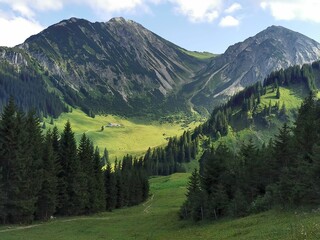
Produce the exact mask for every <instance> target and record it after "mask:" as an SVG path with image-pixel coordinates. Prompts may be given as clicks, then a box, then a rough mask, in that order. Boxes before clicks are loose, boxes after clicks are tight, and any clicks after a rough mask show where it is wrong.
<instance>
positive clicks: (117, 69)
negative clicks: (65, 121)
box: [0, 17, 320, 116]
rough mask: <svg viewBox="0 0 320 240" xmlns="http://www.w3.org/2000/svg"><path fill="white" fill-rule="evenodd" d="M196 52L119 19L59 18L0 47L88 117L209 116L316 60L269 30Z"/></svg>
mask: <svg viewBox="0 0 320 240" xmlns="http://www.w3.org/2000/svg"><path fill="white" fill-rule="evenodd" d="M199 54H200V53H197V52H190V51H187V50H185V49H183V48H181V47H179V46H177V45H175V44H174V43H171V42H169V41H167V40H165V39H163V38H162V37H160V36H158V35H157V34H155V33H153V32H151V31H149V30H148V29H146V28H144V27H143V26H142V25H141V24H139V23H136V22H134V21H132V20H126V19H124V18H122V17H118V18H112V19H110V20H109V21H108V22H90V21H87V20H85V19H78V18H70V19H67V20H62V21H60V22H59V23H57V24H54V25H52V26H50V27H48V28H47V29H45V30H43V31H42V32H41V33H39V34H36V35H33V36H31V37H29V38H28V39H27V40H26V41H25V42H24V43H22V44H20V45H18V46H16V47H15V48H1V49H0V57H1V58H2V60H4V59H5V60H7V61H9V62H11V63H12V64H16V65H24V66H27V65H28V64H29V65H30V61H34V62H36V64H38V65H39V66H40V68H41V69H42V72H43V73H45V74H47V75H48V78H49V79H50V81H51V83H49V85H52V87H53V88H55V89H57V90H58V91H57V93H58V94H59V96H60V97H61V99H62V100H63V101H65V102H66V103H67V104H69V105H71V106H73V107H81V108H82V109H83V110H84V111H85V112H86V113H89V112H94V113H114V114H119V115H127V116H133V115H140V116H145V115H147V116H151V115H158V116H159V115H165V114H171V113H174V112H181V111H183V112H189V113H190V112H192V110H196V111H198V112H201V113H204V114H205V112H206V113H207V114H208V112H211V111H212V110H213V108H214V107H215V106H217V105H219V104H221V103H223V102H224V101H225V100H226V99H228V98H229V97H230V96H231V95H233V94H234V93H236V92H238V91H239V90H241V89H243V88H244V87H245V86H248V85H251V84H253V83H255V82H256V81H262V80H263V79H264V78H265V77H266V76H267V75H268V74H270V73H271V72H272V71H275V70H279V69H280V68H286V67H288V66H291V65H302V64H304V63H308V62H312V61H315V60H317V59H318V57H319V56H320V44H319V43H317V42H316V41H314V40H312V39H310V38H308V37H306V36H304V35H302V34H300V33H297V32H294V31H292V30H289V29H286V28H284V27H281V26H270V27H268V28H267V29H265V30H263V31H261V32H259V33H257V34H256V35H255V36H253V37H250V38H248V39H246V40H244V41H243V42H240V43H236V44H234V45H232V46H230V47H229V48H228V49H227V50H226V51H225V53H223V54H220V55H218V56H214V57H211V56H210V55H207V56H206V57H204V58H203V59H200V57H199ZM200 56H201V54H200Z"/></svg>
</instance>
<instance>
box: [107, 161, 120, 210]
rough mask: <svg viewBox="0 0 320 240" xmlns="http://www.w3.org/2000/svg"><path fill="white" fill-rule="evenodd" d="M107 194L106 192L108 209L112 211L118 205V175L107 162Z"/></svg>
mask: <svg viewBox="0 0 320 240" xmlns="http://www.w3.org/2000/svg"><path fill="white" fill-rule="evenodd" d="M104 179H105V192H106V209H107V210H108V211H111V210H112V209H114V208H115V207H116V203H117V189H116V175H115V173H114V172H112V167H111V164H110V162H109V161H108V162H107V168H106V170H105V171H104Z"/></svg>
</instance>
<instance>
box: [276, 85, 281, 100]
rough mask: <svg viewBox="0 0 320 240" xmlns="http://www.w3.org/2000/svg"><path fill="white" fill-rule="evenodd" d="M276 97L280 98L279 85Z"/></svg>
mask: <svg viewBox="0 0 320 240" xmlns="http://www.w3.org/2000/svg"><path fill="white" fill-rule="evenodd" d="M276 98H277V99H280V88H279V86H278V87H277V92H276Z"/></svg>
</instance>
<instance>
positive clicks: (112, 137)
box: [45, 109, 199, 161]
mask: <svg viewBox="0 0 320 240" xmlns="http://www.w3.org/2000/svg"><path fill="white" fill-rule="evenodd" d="M67 120H69V121H70V122H71V126H72V130H73V131H74V132H75V137H76V139H77V141H79V139H80V137H81V135H82V134H83V133H86V134H87V136H88V137H89V138H90V139H91V140H92V141H93V142H94V144H95V145H96V146H98V147H99V149H100V151H101V153H102V151H103V149H104V148H105V147H106V148H107V149H108V151H109V156H110V159H111V161H114V159H115V157H118V158H122V157H123V156H124V155H126V154H132V155H138V156H139V155H141V154H143V153H145V152H146V151H147V150H148V148H149V147H151V148H153V147H156V146H160V145H164V144H166V143H167V140H166V138H168V137H173V136H180V135H182V133H183V131H185V130H188V129H189V128H191V129H193V128H194V127H196V126H197V125H198V124H199V123H197V122H192V123H190V124H187V125H185V124H184V125H183V126H181V123H177V122H175V123H172V124H170V123H162V124H160V123H159V122H156V121H153V122H151V121H148V120H141V119H140V120H137V119H136V120H130V119H125V118H122V117H119V116H113V115H107V116H96V117H95V118H91V117H88V116H87V115H85V114H84V113H83V112H82V111H80V110H78V109H73V111H72V113H63V114H62V115H61V116H60V117H59V118H58V119H55V120H54V124H55V125H56V126H57V127H58V129H59V130H60V131H62V130H63V128H64V125H65V123H66V122H67ZM45 121H46V126H47V129H48V128H50V127H53V126H52V125H50V124H49V122H50V119H47V120H45ZM109 123H118V124H121V127H105V128H104V131H101V126H103V125H104V126H106V125H108V124H109Z"/></svg>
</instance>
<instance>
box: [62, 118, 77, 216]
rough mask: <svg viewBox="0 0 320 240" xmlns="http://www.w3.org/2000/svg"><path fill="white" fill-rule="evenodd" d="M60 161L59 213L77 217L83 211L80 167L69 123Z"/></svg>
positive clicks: (65, 129)
mask: <svg viewBox="0 0 320 240" xmlns="http://www.w3.org/2000/svg"><path fill="white" fill-rule="evenodd" d="M59 153H60V154H59V159H60V165H61V171H60V173H59V185H58V190H59V192H58V199H59V208H58V213H59V214H61V215H77V214H79V211H81V209H79V208H78V205H79V202H81V199H80V198H81V194H79V193H80V192H81V190H80V185H79V182H78V179H79V173H80V165H79V162H78V159H77V146H76V141H75V139H74V133H73V132H72V129H71V124H70V122H69V121H67V123H66V125H65V128H64V131H63V133H62V135H61V139H60V150H59Z"/></svg>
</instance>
